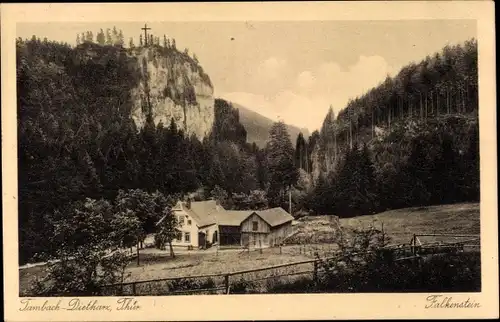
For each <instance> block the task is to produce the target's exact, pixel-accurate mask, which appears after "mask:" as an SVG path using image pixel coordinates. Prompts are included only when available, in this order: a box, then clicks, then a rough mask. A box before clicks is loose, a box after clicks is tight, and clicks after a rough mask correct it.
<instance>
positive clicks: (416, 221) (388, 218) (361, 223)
mask: <svg viewBox="0 0 500 322" xmlns="http://www.w3.org/2000/svg"><path fill="white" fill-rule="evenodd" d="M479 219H480V216H479V203H462V204H453V205H441V206H430V207H415V208H405V209H397V210H390V211H386V212H382V213H379V214H375V215H370V216H360V217H354V218H347V219H340V225H341V226H342V227H343V228H344V229H349V228H358V229H362V228H364V229H367V228H369V227H370V225H373V226H375V228H377V229H381V227H382V223H383V225H384V231H385V232H386V234H387V235H388V236H389V237H391V244H403V243H408V242H409V241H410V239H411V237H412V236H413V234H419V233H427V234H479V233H480V224H479ZM420 240H421V241H422V242H423V243H426V242H434V241H439V240H440V238H437V237H422V238H420ZM447 240H448V241H449V240H450V239H449V238H448V239H447Z"/></svg>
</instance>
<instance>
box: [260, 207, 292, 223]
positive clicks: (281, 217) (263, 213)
mask: <svg viewBox="0 0 500 322" xmlns="http://www.w3.org/2000/svg"><path fill="white" fill-rule="evenodd" d="M255 212H256V213H257V215H259V216H260V217H261V218H262V219H264V220H265V221H266V222H267V223H268V224H269V225H271V227H274V226H278V225H281V224H284V223H286V222H289V221H292V220H293V219H294V218H293V216H292V215H290V214H289V213H288V212H286V211H285V210H284V209H283V208H281V207H277V208H271V209H266V210H258V211H255Z"/></svg>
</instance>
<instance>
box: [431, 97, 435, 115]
mask: <svg viewBox="0 0 500 322" xmlns="http://www.w3.org/2000/svg"><path fill="white" fill-rule="evenodd" d="M433 114H434V91H431V115H433Z"/></svg>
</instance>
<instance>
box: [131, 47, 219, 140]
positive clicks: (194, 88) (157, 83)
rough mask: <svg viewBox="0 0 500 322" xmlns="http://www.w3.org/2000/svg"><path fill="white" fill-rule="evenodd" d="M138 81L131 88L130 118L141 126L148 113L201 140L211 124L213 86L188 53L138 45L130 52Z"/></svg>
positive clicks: (153, 118) (208, 131)
mask: <svg viewBox="0 0 500 322" xmlns="http://www.w3.org/2000/svg"><path fill="white" fill-rule="evenodd" d="M132 54H133V55H134V56H135V58H136V62H137V64H138V66H137V67H138V71H139V75H140V80H139V82H138V83H137V86H136V87H134V88H133V89H132V92H131V98H132V104H133V105H132V110H131V114H132V118H133V120H134V122H135V123H136V125H137V126H138V127H139V128H141V127H143V126H144V124H145V122H146V120H147V118H148V117H149V116H150V117H151V118H152V120H153V121H154V123H155V124H156V125H158V124H159V123H160V122H162V123H163V124H164V125H165V126H168V124H170V120H171V119H172V118H173V119H174V121H175V122H176V124H177V127H178V128H179V129H183V130H184V131H185V133H186V134H187V135H192V134H194V135H196V137H197V138H198V139H200V140H202V139H203V138H204V137H206V136H208V135H209V133H210V131H211V129H212V125H213V123H214V97H213V93H214V89H213V85H212V83H211V81H210V78H209V77H208V75H206V74H205V73H204V72H203V70H202V68H201V67H200V66H199V65H198V64H197V63H196V62H195V61H194V60H193V59H192V58H190V57H189V56H188V55H186V54H184V53H180V52H178V51H177V50H175V49H171V48H168V49H165V48H157V47H151V48H141V49H137V50H135V51H133V52H132Z"/></svg>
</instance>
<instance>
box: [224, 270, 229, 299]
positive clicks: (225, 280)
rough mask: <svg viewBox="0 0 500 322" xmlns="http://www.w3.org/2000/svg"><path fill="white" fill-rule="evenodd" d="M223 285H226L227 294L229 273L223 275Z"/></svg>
mask: <svg viewBox="0 0 500 322" xmlns="http://www.w3.org/2000/svg"><path fill="white" fill-rule="evenodd" d="M224 286H225V287H226V294H229V274H226V275H224Z"/></svg>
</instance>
